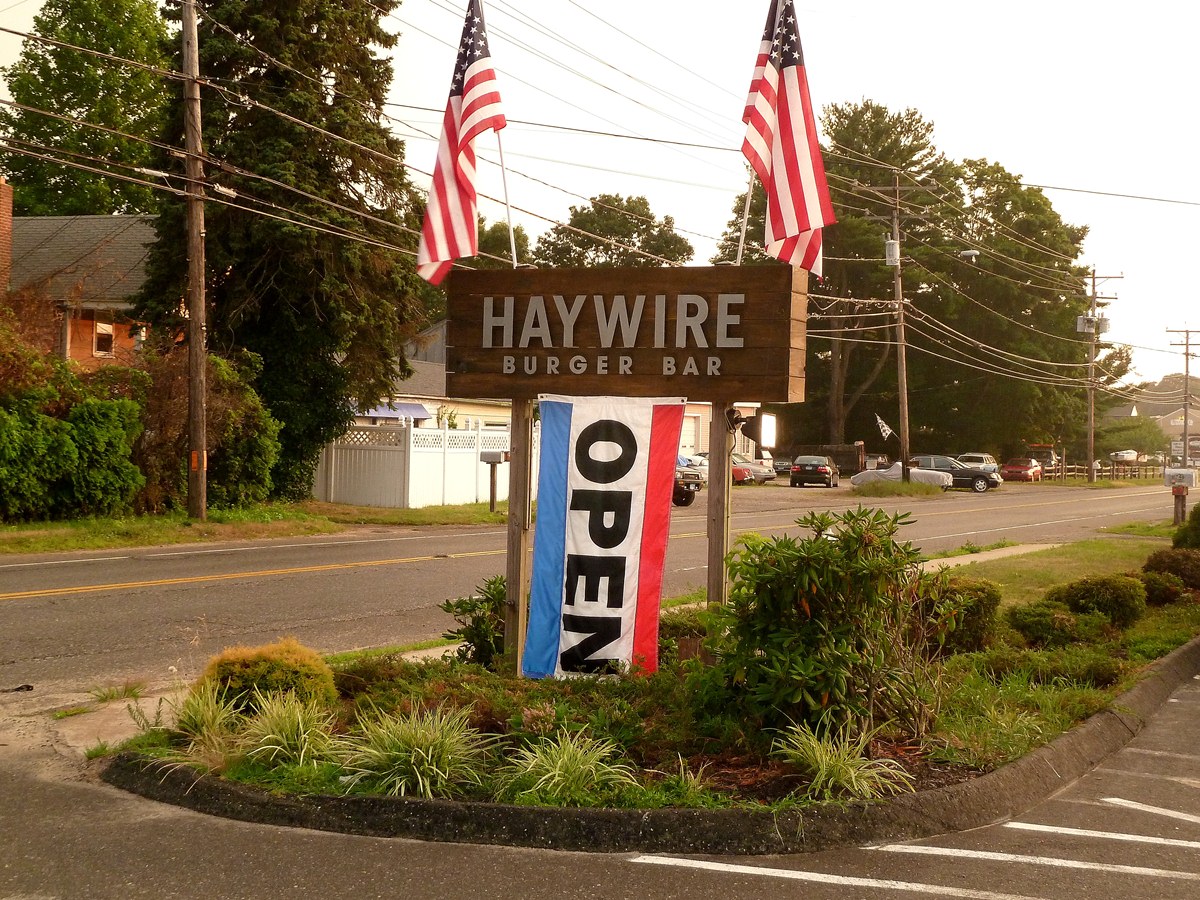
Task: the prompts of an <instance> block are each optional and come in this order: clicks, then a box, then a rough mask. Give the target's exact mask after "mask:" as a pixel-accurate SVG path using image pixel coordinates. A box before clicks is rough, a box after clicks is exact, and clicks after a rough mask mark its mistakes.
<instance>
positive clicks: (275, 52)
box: [139, 0, 425, 498]
mask: <svg viewBox="0 0 1200 900" xmlns="http://www.w3.org/2000/svg"><path fill="white" fill-rule="evenodd" d="M397 5H398V0H308V2H305V3H303V4H296V3H293V2H290V0H259V2H255V3H253V4H246V3H244V2H241V0H212V2H209V3H208V4H206V12H205V16H204V18H203V19H202V21H201V36H200V48H201V71H202V72H203V73H204V75H205V78H206V80H208V81H209V82H210V83H212V84H214V85H220V86H222V88H223V89H222V90H220V91H217V90H215V89H213V90H208V91H206V95H205V98H204V101H205V102H204V107H203V130H204V143H205V146H206V148H207V150H208V152H209V154H210V155H211V156H212V157H214V158H215V159H218V160H221V161H222V162H224V163H227V164H230V165H232V166H237V167H239V171H230V170H229V169H228V168H225V169H222V170H221V171H220V172H219V173H217V174H216V175H215V176H214V180H218V181H220V183H221V184H222V185H224V186H225V187H227V188H229V189H231V190H233V191H234V192H236V196H237V201H236V205H219V204H210V205H209V213H208V216H207V219H206V227H207V263H208V272H207V297H208V302H209V303H210V304H211V309H212V312H211V314H210V316H209V327H208V335H209V342H210V347H211V348H212V349H213V350H214V351H215V352H217V353H219V354H221V355H224V356H228V357H234V356H236V355H237V354H239V353H240V352H241V351H243V350H248V351H250V352H251V353H254V354H256V355H257V356H258V357H259V358H260V359H261V360H262V372H261V374H260V375H259V376H258V379H257V381H256V383H255V388H256V390H257V391H258V393H259V395H260V396H261V397H262V399H263V401H264V403H266V405H267V408H268V410H269V412H270V414H271V415H272V416H273V417H274V418H275V419H277V420H279V421H280V422H281V423H282V425H283V429H282V431H281V432H280V443H281V445H282V446H281V452H280V462H279V465H278V467H277V468H276V470H275V472H274V474H273V481H274V489H275V493H276V495H277V496H282V497H289V498H291V497H301V496H307V494H308V492H309V491H310V490H311V485H312V476H313V472H314V470H315V467H316V463H317V459H318V457H319V454H320V450H321V448H322V447H323V446H324V445H325V444H327V443H328V442H329V441H331V440H332V439H334V438H335V437H337V436H338V435H339V434H341V433H342V432H343V431H344V430H345V428H346V426H347V424H348V423H349V421H350V420H351V418H352V416H353V414H354V412H355V410H356V409H357V408H359V407H361V406H364V405H371V404H374V403H375V402H376V401H377V400H378V398H380V397H383V396H388V395H390V393H391V392H392V389H393V383H394V382H395V380H396V379H398V378H401V377H403V376H405V375H407V374H408V372H409V367H408V365H407V363H406V361H405V359H404V357H403V350H402V346H403V342H404V341H405V340H406V339H407V338H408V337H410V336H412V334H414V333H415V332H416V330H417V329H418V328H419V326H420V325H421V324H423V322H424V318H425V317H424V313H423V310H422V308H421V298H422V296H423V295H422V293H421V290H422V288H421V284H422V283H421V282H420V280H419V279H418V278H417V276H416V275H415V273H414V267H413V260H412V257H411V256H407V255H405V254H402V253H400V252H398V251H397V250H395V249H392V247H393V246H395V245H396V244H397V243H398V242H401V241H404V242H405V243H411V238H409V237H407V235H406V233H405V230H404V229H409V230H411V231H415V230H416V229H417V228H418V227H419V219H418V208H419V206H420V204H419V203H417V202H416V201H415V198H414V195H413V189H412V186H411V185H410V183H409V182H408V180H407V177H406V176H405V173H404V166H403V164H402V156H403V146H402V144H401V143H400V142H399V141H398V140H396V139H395V138H394V137H392V136H391V134H390V133H389V132H388V130H387V129H386V128H385V127H384V124H383V121H382V111H383V104H384V102H385V100H386V96H387V90H388V86H389V85H390V83H391V74H392V70H391V65H390V64H389V63H388V62H387V61H386V60H385V59H383V58H381V56H380V55H379V54H378V50H379V49H380V48H388V47H391V46H393V45H394V44H395V36H394V35H392V34H390V33H388V32H386V31H385V30H384V29H383V27H382V26H381V24H380V19H381V17H383V16H386V15H388V14H389V13H390V12H391V11H392V10H393V9H394V8H395V7H396V6H397ZM242 96H245V97H247V98H251V100H252V101H253V102H250V103H246V102H243V101H242V100H241V99H240V98H241V97H242ZM176 101H177V102H178V98H176ZM257 104H261V105H257ZM266 107H271V108H272V109H268V108H266ZM274 110H277V111H278V112H276V111H274ZM181 119H182V116H181V115H180V116H172V120H171V121H173V122H175V121H181ZM318 128H319V129H322V131H318V130H316V129H318ZM324 132H329V133H331V134H332V135H336V136H337V137H333V136H331V134H326V133H324ZM339 138H340V139H339ZM168 139H169V141H170V142H171V143H173V144H178V143H179V142H180V135H179V130H178V126H176V127H175V129H174V130H173V131H170V132H168ZM170 164H171V163H170V161H168V160H162V161H161V163H160V165H164V166H165V165H170ZM176 165H178V164H177V163H176ZM240 170H249V172H250V173H253V174H242V173H241V171H240ZM257 176H263V177H265V178H270V179H272V180H271V181H265V180H263V179H262V178H259V177H257ZM333 204H337V206H336V207H335V206H334V205H333ZM256 210H262V211H264V212H269V213H270V214H271V215H275V216H282V217H283V218H284V219H289V220H290V221H280V220H279V219H277V218H269V217H267V216H266V215H260V214H259V213H258V212H257V211H256ZM302 216H307V217H311V219H302V218H301V217H302ZM368 217H369V218H368ZM312 220H316V222H317V223H318V227H316V228H315V227H313V223H312ZM319 228H320V229H327V230H324V231H323V230H318V229H319ZM328 229H333V230H334V231H335V232H336V231H337V230H342V229H344V230H348V231H351V232H354V233H356V234H358V235H362V236H364V237H365V238H366V239H367V240H369V241H374V242H376V243H367V242H364V241H360V240H355V239H352V238H348V237H344V236H341V235H339V234H337V233H330V232H329V230H328ZM381 245H385V246H381ZM182 246H184V219H183V209H182V204H180V203H178V202H175V201H172V202H170V203H164V208H163V213H162V215H160V217H159V222H158V241H157V243H156V244H155V245H154V247H153V248H152V249H151V252H150V256H149V259H148V264H147V276H148V277H147V282H146V285H145V287H144V289H143V292H142V295H141V298H140V302H139V308H140V314H141V315H143V316H145V317H147V318H149V319H150V320H151V321H152V322H156V323H159V324H164V325H165V324H170V323H172V322H177V319H178V315H179V313H178V310H179V298H180V297H181V296H182V294H183V280H184V274H185V273H184V265H183V262H182V259H181V254H180V250H179V248H180V247H182Z"/></svg>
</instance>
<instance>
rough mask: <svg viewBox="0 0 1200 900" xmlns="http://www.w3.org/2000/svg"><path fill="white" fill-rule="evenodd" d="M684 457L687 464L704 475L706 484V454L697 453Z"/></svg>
mask: <svg viewBox="0 0 1200 900" xmlns="http://www.w3.org/2000/svg"><path fill="white" fill-rule="evenodd" d="M685 459H687V464H688V465H689V466H691V467H692V468H693V469H697V470H699V472H700V474H701V475H703V476H704V483H705V484H708V455H707V454H703V455H702V454H697V455H696V456H688V457H685Z"/></svg>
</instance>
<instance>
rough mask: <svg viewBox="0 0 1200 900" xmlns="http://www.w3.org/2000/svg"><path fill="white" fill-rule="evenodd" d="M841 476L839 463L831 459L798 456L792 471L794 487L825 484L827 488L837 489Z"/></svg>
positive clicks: (793, 463)
mask: <svg viewBox="0 0 1200 900" xmlns="http://www.w3.org/2000/svg"><path fill="white" fill-rule="evenodd" d="M840 476H841V473H840V472H839V471H838V466H837V463H835V462H834V461H833V459H832V458H831V457H828V456H797V457H796V458H795V459H794V460H792V468H791V470H790V477H791V484H792V487H802V486H803V485H806V484H823V485H825V487H827V488H835V487H837V486H838V483H839V481H840Z"/></svg>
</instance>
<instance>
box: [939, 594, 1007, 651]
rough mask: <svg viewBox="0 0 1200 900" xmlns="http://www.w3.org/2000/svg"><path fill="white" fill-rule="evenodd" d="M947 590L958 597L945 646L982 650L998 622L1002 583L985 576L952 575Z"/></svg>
mask: <svg viewBox="0 0 1200 900" xmlns="http://www.w3.org/2000/svg"><path fill="white" fill-rule="evenodd" d="M946 591H947V592H948V594H949V595H950V596H951V597H953V598H955V600H956V602H955V603H954V604H953V607H952V609H953V613H952V619H951V624H952V625H953V627H952V628H950V629H949V630H947V631H946V633H945V635H944V637H943V640H942V647H943V649H944V650H945V651H946V652H947V653H971V652H973V651H976V650H982V649H983V648H984V645H985V644H986V643H987V639H988V636H989V635H990V634H991V633H992V629H993V628H994V627H995V625H996V611H997V610H998V609H999V608H1000V585H998V584H996V583H995V582H994V581H988V580H987V579H984V578H968V577H966V576H963V575H952V576H950V578H949V579H948V580H947V581H946Z"/></svg>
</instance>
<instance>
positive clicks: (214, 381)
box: [208, 354, 282, 508]
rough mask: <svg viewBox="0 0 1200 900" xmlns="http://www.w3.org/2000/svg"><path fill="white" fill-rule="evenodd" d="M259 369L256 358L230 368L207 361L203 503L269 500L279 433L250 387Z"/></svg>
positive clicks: (227, 364)
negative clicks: (205, 498)
mask: <svg viewBox="0 0 1200 900" xmlns="http://www.w3.org/2000/svg"><path fill="white" fill-rule="evenodd" d="M260 368H261V365H259V364H258V362H257V357H250V356H249V355H248V354H247V359H245V360H242V361H241V365H240V366H235V365H233V364H232V363H231V362H229V361H228V360H224V359H221V358H220V357H217V356H209V358H208V393H209V409H208V421H209V426H208V427H209V443H210V446H212V448H213V449H212V450H210V451H209V455H208V501H209V504H210V505H211V506H213V507H226V508H229V507H240V506H250V505H252V504H255V503H263V502H265V501H266V500H267V498H268V497H270V495H271V489H272V484H273V483H272V480H271V471H272V469H273V468H274V466H275V463H276V461H277V460H278V459H279V431H280V429H281V428H282V426H281V425H280V424H279V422H278V421H276V420H275V419H274V418H272V417H271V414H270V413H269V412H267V409H266V407H265V406H263V402H262V400H261V399H260V398H259V396H258V394H256V393H255V392H254V390H253V388H251V387H250V384H249V382H250V381H251V380H252V379H253V377H254V375H255V374H256V373H257V371H258V370H259V369H260Z"/></svg>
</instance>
